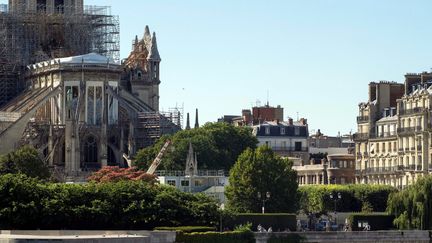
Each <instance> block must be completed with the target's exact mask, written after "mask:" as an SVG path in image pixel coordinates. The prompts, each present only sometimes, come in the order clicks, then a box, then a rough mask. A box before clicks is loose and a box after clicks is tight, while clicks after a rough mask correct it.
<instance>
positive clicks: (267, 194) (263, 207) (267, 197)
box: [258, 192, 270, 214]
mask: <svg viewBox="0 0 432 243" xmlns="http://www.w3.org/2000/svg"><path fill="white" fill-rule="evenodd" d="M258 199H260V200H262V208H261V210H262V213H263V214H264V213H265V202H266V201H267V200H269V199H270V192H266V194H265V197H264V196H262V195H261V192H258Z"/></svg>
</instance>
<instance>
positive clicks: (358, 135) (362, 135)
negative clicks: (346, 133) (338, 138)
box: [353, 133, 370, 140]
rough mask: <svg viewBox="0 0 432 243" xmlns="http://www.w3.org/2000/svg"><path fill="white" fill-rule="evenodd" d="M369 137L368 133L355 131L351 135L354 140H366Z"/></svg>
mask: <svg viewBox="0 0 432 243" xmlns="http://www.w3.org/2000/svg"><path fill="white" fill-rule="evenodd" d="M369 137H370V135H369V133H355V134H354V135H353V139H354V140H368V139H369Z"/></svg>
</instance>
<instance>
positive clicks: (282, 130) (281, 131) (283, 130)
mask: <svg viewBox="0 0 432 243" xmlns="http://www.w3.org/2000/svg"><path fill="white" fill-rule="evenodd" d="M280 134H281V135H285V127H281V129H280Z"/></svg>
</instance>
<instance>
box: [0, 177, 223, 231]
mask: <svg viewBox="0 0 432 243" xmlns="http://www.w3.org/2000/svg"><path fill="white" fill-rule="evenodd" d="M0 198H1V199H2V200H0V229H33V230H34V229H87V230H92V229H94V230H96V229H150V230H151V229H153V228H155V227H157V226H180V225H205V226H214V225H216V224H217V222H218V221H219V212H218V206H217V204H216V202H215V201H214V200H213V199H211V198H208V197H206V196H204V195H201V194H190V193H184V192H180V191H178V190H176V189H175V188H172V187H169V186H154V185H149V184H148V183H145V182H142V181H120V182H116V183H100V184H97V183H88V184H85V185H81V184H53V183H45V182H42V181H39V180H37V179H33V178H29V177H27V176H25V175H12V174H8V175H4V176H0Z"/></svg>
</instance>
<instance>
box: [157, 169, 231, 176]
mask: <svg viewBox="0 0 432 243" xmlns="http://www.w3.org/2000/svg"><path fill="white" fill-rule="evenodd" d="M155 173H156V175H157V176H186V172H185V171H184V170H157V171H156V172H155ZM227 175H228V172H226V171H224V170H198V175H197V176H204V177H206V176H216V177H223V176H227Z"/></svg>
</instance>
